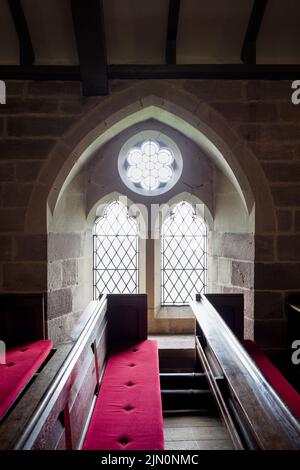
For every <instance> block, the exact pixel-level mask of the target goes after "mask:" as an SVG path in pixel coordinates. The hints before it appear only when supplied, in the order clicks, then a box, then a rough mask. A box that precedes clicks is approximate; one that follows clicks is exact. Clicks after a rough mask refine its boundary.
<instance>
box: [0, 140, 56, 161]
mask: <svg viewBox="0 0 300 470" xmlns="http://www.w3.org/2000/svg"><path fill="white" fill-rule="evenodd" d="M54 144H55V140H53V139H40V140H38V139H17V140H14V139H9V140H7V139H6V140H0V155H1V159H2V160H4V159H5V160H41V159H45V158H46V157H47V155H48V153H49V152H50V150H51V149H52V147H53V146H54Z"/></svg>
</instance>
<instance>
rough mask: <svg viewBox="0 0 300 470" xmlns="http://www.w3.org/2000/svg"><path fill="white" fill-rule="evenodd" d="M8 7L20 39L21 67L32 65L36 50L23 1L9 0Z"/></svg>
mask: <svg viewBox="0 0 300 470" xmlns="http://www.w3.org/2000/svg"><path fill="white" fill-rule="evenodd" d="M8 5H9V9H10V12H11V15H12V18H13V21H14V25H15V28H16V32H17V35H18V38H19V50H20V53H19V55H20V65H32V64H33V62H34V60H35V57H34V50H33V46H32V42H31V38H30V33H29V29H28V25H27V21H26V18H25V15H24V10H23V7H22V4H21V0H8Z"/></svg>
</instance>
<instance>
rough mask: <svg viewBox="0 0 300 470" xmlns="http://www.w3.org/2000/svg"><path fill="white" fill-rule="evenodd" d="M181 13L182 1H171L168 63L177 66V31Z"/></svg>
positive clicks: (167, 47) (167, 46)
mask: <svg viewBox="0 0 300 470" xmlns="http://www.w3.org/2000/svg"><path fill="white" fill-rule="evenodd" d="M179 12H180V0H169V15H168V29H167V44H166V63H167V64H176V52H177V46H176V43H177V30H178V21H179Z"/></svg>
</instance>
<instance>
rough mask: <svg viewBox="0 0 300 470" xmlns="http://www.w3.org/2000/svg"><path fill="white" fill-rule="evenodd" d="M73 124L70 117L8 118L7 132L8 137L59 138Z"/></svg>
mask: <svg viewBox="0 0 300 470" xmlns="http://www.w3.org/2000/svg"><path fill="white" fill-rule="evenodd" d="M73 123H74V119H73V118H70V117H59V116H55V117H9V118H8V119H7V132H8V135H11V136H20V137H23V136H24V137H29V136H31V137H35V136H36V137H41V136H48V137H50V136H51V137H55V136H57V137H59V136H61V135H62V134H63V133H64V132H65V131H66V130H67V129H68V128H70V127H71V125H72V124H73Z"/></svg>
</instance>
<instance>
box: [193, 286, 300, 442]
mask: <svg viewBox="0 0 300 470" xmlns="http://www.w3.org/2000/svg"><path fill="white" fill-rule="evenodd" d="M231 300H234V305H233V307H232V309H230V308H229V307H230V306H229V303H230V298H228V297H227V298H226V295H225V294H220V295H201V296H200V295H198V296H197V298H196V301H195V302H192V303H191V307H192V310H193V312H194V315H195V318H196V350H197V355H198V358H199V360H200V362H201V364H202V366H203V368H204V370H205V372H206V375H207V379H208V381H209V384H210V387H211V390H212V392H213V395H214V398H215V400H216V403H217V405H218V407H219V410H220V412H221V415H222V418H223V421H224V423H225V425H226V427H227V429H228V431H229V434H230V436H231V439H232V441H233V443H234V445H235V447H236V448H237V449H264V450H266V449H274V450H279V449H281V450H282V449H291V450H292V449H298V450H299V449H300V424H299V421H298V420H297V419H296V418H295V416H293V415H292V413H291V412H290V410H289V409H288V407H287V406H286V404H285V403H283V401H282V400H281V399H280V397H279V396H278V395H277V393H276V392H275V391H274V389H273V388H272V387H271V386H270V384H269V383H268V381H267V380H266V379H265V377H264V376H263V374H262V373H261V372H260V370H259V369H258V368H257V366H256V365H255V363H254V362H253V361H252V359H251V357H250V356H249V355H248V353H247V352H246V350H245V349H244V348H243V346H242V344H241V343H240V341H239V340H238V338H237V336H236V335H235V331H236V332H237V333H238V334H240V332H241V330H240V325H241V319H237V318H236V319H234V317H235V316H240V315H243V312H242V310H241V305H242V303H241V302H242V300H241V299H240V307H238V302H239V300H238V297H237V296H236V297H235V298H234V297H231ZM224 302H225V304H227V305H226V308H225V310H224V308H222V305H223V304H224ZM215 306H216V308H215ZM217 309H219V310H220V313H221V315H220V314H219V313H218V311H217ZM224 312H225V313H224ZM222 316H223V318H225V320H226V317H227V320H228V318H229V320H230V321H229V320H228V321H229V324H230V326H231V328H230V327H229V326H228V325H227V323H226V321H224V319H223V318H222ZM240 339H241V338H240Z"/></svg>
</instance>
